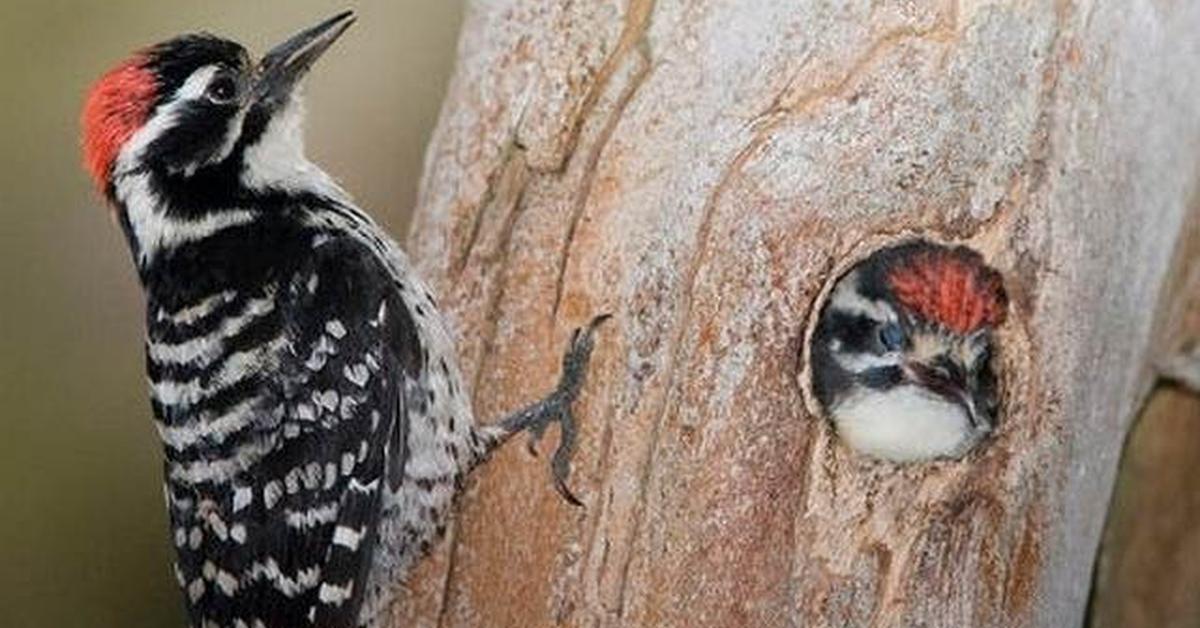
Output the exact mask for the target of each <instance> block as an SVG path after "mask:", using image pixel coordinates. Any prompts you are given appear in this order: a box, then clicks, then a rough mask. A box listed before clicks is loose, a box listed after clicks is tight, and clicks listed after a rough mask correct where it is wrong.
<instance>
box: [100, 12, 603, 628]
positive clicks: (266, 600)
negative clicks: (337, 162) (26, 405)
mask: <svg viewBox="0 0 1200 628" xmlns="http://www.w3.org/2000/svg"><path fill="white" fill-rule="evenodd" d="M353 21H354V16H353V15H352V14H351V13H350V12H345V13H342V14H339V15H337V16H334V17H332V18H330V19H328V20H326V21H324V22H322V23H320V24H318V25H316V26H314V27H312V28H309V29H307V30H304V31H302V32H300V33H298V34H297V35H295V36H294V37H292V38H290V39H288V40H287V41H285V42H283V43H282V44H280V45H279V46H277V47H276V48H274V49H273V50H271V51H270V52H268V53H267V54H266V55H265V56H264V57H263V58H262V59H261V60H260V61H258V62H254V61H252V60H251V58H250V56H249V54H248V53H247V52H246V50H245V49H244V48H243V47H242V46H240V45H239V44H237V43H235V42H232V41H229V40H226V39H221V38H218V37H215V36H212V35H207V34H197V35H184V36H181V37H177V38H175V39H171V40H169V41H166V42H163V43H160V44H158V45H154V46H151V47H149V48H146V49H144V50H142V51H140V52H138V53H136V54H134V55H133V56H132V57H131V58H130V59H128V60H126V61H125V62H123V63H121V64H119V65H118V66H117V67H116V68H115V69H113V70H112V71H110V72H108V73H107V74H105V75H104V76H103V77H101V78H100V80H99V81H98V82H97V83H96V85H95V86H94V87H93V88H92V90H91V92H90V93H89V95H88V97H87V101H86V104H85V106H84V111H83V117H82V123H83V149H84V163H85V166H86V168H87V170H88V172H89V173H90V175H91V177H92V179H93V181H94V182H95V184H96V186H97V187H98V189H99V190H100V191H101V193H102V194H103V195H104V196H105V198H106V199H107V200H108V201H109V203H110V205H111V206H112V207H113V210H114V213H115V215H116V218H117V220H118V222H119V223H120V226H121V228H122V231H123V232H124V235H125V237H126V240H127V241H128V244H129V248H130V251H131V253H132V256H133V261H134V265H135V267H136V269H137V273H138V277H139V279H140V281H141V284H142V286H143V288H144V292H145V297H146V307H147V310H146V367H147V372H148V376H149V377H148V379H149V383H150V397H151V406H152V409H153V413H154V417H155V424H156V427H157V428H158V432H159V435H160V436H161V439H162V442H163V446H164V454H165V455H164V457H165V464H164V467H165V469H164V470H165V475H166V481H165V487H164V488H165V493H166V500H167V509H168V514H169V520H170V523H171V527H172V530H171V538H172V540H173V542H174V545H175V548H176V552H177V561H176V566H175V574H176V577H177V579H178V581H179V585H180V587H181V588H182V589H183V592H184V600H185V604H186V607H187V612H188V616H189V619H190V622H191V624H192V625H194V626H205V627H208V626H238V627H260V628H262V627H295V626H322V627H344V626H374V625H378V624H380V623H382V622H384V621H385V619H386V613H385V612H384V611H386V608H387V604H388V601H389V599H390V598H391V597H392V594H393V592H394V591H395V589H396V588H397V587H398V586H399V585H400V579H401V578H402V577H403V576H404V575H405V573H406V572H407V571H408V570H409V568H410V567H411V566H412V565H413V564H414V563H415V562H416V561H417V560H418V559H419V558H420V557H421V556H422V555H423V554H425V553H426V552H427V551H428V549H429V546H430V544H431V543H432V542H433V541H435V540H436V539H437V537H439V536H440V535H441V534H442V532H443V530H444V526H445V522H446V516H447V513H448V511H449V509H450V505H451V502H452V499H453V497H454V496H455V494H456V493H457V492H458V491H459V489H460V488H461V485H462V481H463V478H464V476H465V475H466V474H467V473H468V472H469V471H470V470H471V469H472V468H473V467H475V466H476V465H478V464H479V463H481V462H483V461H484V460H485V459H486V458H487V457H488V455H489V454H490V453H491V452H492V451H493V450H494V449H495V448H496V447H497V446H499V445H500V444H502V443H503V442H505V441H506V440H508V439H509V438H510V437H511V436H513V435H514V434H517V433H519V432H522V431H529V432H530V433H531V434H532V435H533V436H535V437H536V436H540V435H541V434H542V432H543V431H544V430H545V429H546V426H547V425H548V424H549V423H551V422H555V421H557V422H559V423H560V425H561V427H562V442H561V444H560V446H559V450H558V451H557V452H556V454H555V457H554V460H553V465H552V471H553V475H554V478H555V481H556V483H557V486H558V488H559V489H560V491H561V492H562V493H563V494H564V495H565V496H567V497H568V498H570V499H572V500H573V499H574V498H573V497H571V496H570V493H569V492H567V491H566V484H565V477H566V474H567V468H568V464H569V456H570V452H571V451H572V447H573V437H574V433H575V432H574V423H573V421H572V415H571V404H572V402H573V401H574V400H575V398H576V396H577V395H578V394H579V391H580V388H581V386H582V385H583V381H584V377H585V374H586V371H587V365H588V361H589V358H590V355H591V351H592V334H593V332H594V330H595V328H596V325H597V324H598V323H599V322H600V321H601V320H603V317H600V318H597V319H596V320H594V321H593V322H592V323H591V324H590V325H588V326H587V327H585V328H584V329H582V330H580V331H577V332H576V334H575V336H574V337H573V338H572V341H571V345H570V347H569V348H568V350H567V352H566V354H565V356H564V358H563V373H562V376H561V379H560V380H559V382H558V386H557V387H556V388H555V390H554V392H553V393H551V394H550V395H549V396H548V397H547V398H545V399H543V400H542V401H539V402H536V403H534V404H532V405H530V406H529V407H527V408H525V409H524V410H521V411H520V412H517V413H516V414H514V415H512V416H510V417H507V418H505V419H503V420H500V421H497V422H494V423H490V424H488V425H477V424H476V423H475V418H474V415H473V413H472V411H471V406H470V403H469V395H468V393H467V390H466V387H465V386H464V384H463V381H462V375H461V373H460V371H459V366H458V360H457V357H456V355H455V350H454V343H453V341H452V336H451V334H450V332H449V330H448V329H447V326H446V323H445V321H444V320H443V318H442V316H441V314H439V312H438V310H437V306H436V304H435V302H434V299H433V297H432V296H431V293H430V290H429V289H428V288H427V287H426V285H425V283H424V282H423V281H422V280H421V279H420V277H418V276H416V274H415V273H414V272H413V270H412V268H411V266H410V264H409V261H408V259H407V257H406V256H405V255H404V253H403V252H402V251H401V250H400V247H399V246H397V244H396V243H395V242H394V241H393V240H392V239H391V238H390V237H389V236H388V235H387V234H386V233H385V232H384V231H383V230H382V229H380V228H379V227H378V226H377V225H376V224H375V222H374V221H373V220H372V219H371V218H370V217H368V216H367V214H366V213H364V212H363V211H362V210H360V209H359V208H358V207H357V206H356V205H355V204H354V201H353V200H351V198H350V196H349V195H348V194H347V193H346V192H345V191H343V190H342V189H341V188H340V187H338V185H337V184H336V183H335V182H334V181H333V179H332V178H330V177H329V176H328V175H326V174H325V173H324V172H323V171H322V170H321V169H320V168H318V167H317V166H316V165H314V164H313V163H311V162H310V161H308V160H307V159H306V158H305V156H304V152H303V142H302V138H301V129H300V123H301V113H300V104H299V98H298V94H297V88H298V86H299V83H300V80H301V79H302V77H303V76H304V75H305V73H306V72H307V71H308V70H309V68H310V67H312V65H313V63H314V62H315V61H316V59H317V58H318V57H319V56H321V54H322V53H323V52H325V50H326V49H328V48H329V46H330V45H331V44H332V43H333V42H334V40H336V39H337V38H338V37H339V36H340V35H341V34H342V33H343V32H344V31H345V30H346V29H347V28H348V27H349V26H350V25H351V23H352V22H353Z"/></svg>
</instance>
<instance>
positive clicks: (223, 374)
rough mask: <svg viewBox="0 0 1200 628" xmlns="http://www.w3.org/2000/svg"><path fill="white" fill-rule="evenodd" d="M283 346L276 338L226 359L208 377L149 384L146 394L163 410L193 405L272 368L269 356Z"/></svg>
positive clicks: (283, 338) (282, 339) (279, 339)
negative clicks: (148, 393)
mask: <svg viewBox="0 0 1200 628" xmlns="http://www.w3.org/2000/svg"><path fill="white" fill-rule="evenodd" d="M286 345H287V338H285V337H283V336H280V337H277V338H275V339H274V340H272V341H270V342H268V343H267V344H266V345H263V346H258V347H254V348H253V349H248V350H246V351H239V352H237V353H234V354H231V355H229V356H228V357H226V358H225V359H224V360H223V361H222V363H221V367H220V369H218V370H217V372H216V373H215V374H214V375H212V376H211V377H208V376H204V375H197V376H195V377H193V378H191V379H189V380H185V381H175V380H170V379H162V380H159V381H157V382H151V383H150V394H151V395H152V396H153V397H154V399H155V400H157V401H158V402H159V403H161V404H163V405H166V406H179V405H189V404H195V403H198V402H200V401H203V400H204V399H207V398H209V397H212V396H213V395H216V394H217V393H219V392H221V391H223V390H225V389H226V388H229V387H230V386H233V385H235V384H237V383H239V382H241V381H242V380H243V379H245V378H246V377H247V376H248V375H250V374H252V373H255V372H257V371H259V370H261V369H266V368H270V367H271V366H273V364H272V362H273V360H274V357H273V355H272V354H273V353H274V352H276V351H278V350H280V349H282V348H283V347H284V346H286Z"/></svg>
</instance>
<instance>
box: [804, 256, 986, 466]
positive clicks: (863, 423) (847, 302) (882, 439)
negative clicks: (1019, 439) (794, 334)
mask: <svg viewBox="0 0 1200 628" xmlns="http://www.w3.org/2000/svg"><path fill="white" fill-rule="evenodd" d="M1006 309H1007V299H1006V297H1005V293H1004V287H1003V284H1002V281H1001V278H1000V275H999V273H997V272H996V271H995V270H993V269H991V268H989V267H988V266H986V265H985V264H984V262H983V259H982V258H981V257H980V255H979V254H978V253H976V252H974V251H972V250H970V249H968V248H966V247H961V246H960V247H946V246H942V245H939V244H934V243H931V242H928V241H924V240H916V241H911V242H907V243H904V244H901V245H898V246H894V247H891V248H887V249H883V250H881V251H878V252H876V253H874V254H873V255H871V256H870V257H868V258H867V259H865V260H864V261H862V262H861V263H859V264H858V265H857V266H855V267H854V268H853V269H852V270H851V271H850V272H848V273H847V274H846V275H845V276H843V277H842V278H841V279H839V280H838V282H837V284H836V285H835V286H834V289H833V291H832V294H831V296H830V298H829V301H828V304H827V305H826V306H825V309H824V311H823V312H822V313H821V318H820V320H819V322H818V324H817V328H816V330H815V332H814V334H813V338H812V342H811V344H810V359H811V364H812V373H813V392H814V393H815V394H816V397H817V400H818V401H819V402H820V404H821V406H822V407H823V408H824V410H825V411H826V412H827V413H828V415H829V417H830V418H831V419H832V421H833V423H834V425H835V426H836V428H837V431H838V434H839V435H840V436H841V438H842V439H843V440H845V442H846V443H847V444H848V445H849V446H850V447H851V448H853V449H855V450H857V451H859V452H862V453H865V454H867V455H870V456H873V457H876V458H883V459H886V460H893V461H897V462H909V461H918V460H929V459H934V458H956V457H960V456H962V455H964V454H966V453H967V452H968V451H970V450H971V449H972V448H973V447H974V446H975V445H976V444H977V443H979V442H980V441H981V440H982V439H983V438H984V437H985V436H986V435H987V434H988V433H989V432H990V431H991V430H992V428H993V427H994V425H995V418H996V417H995V414H996V408H997V399H996V384H995V376H994V374H993V372H992V367H991V354H992V330H993V329H994V328H995V327H996V326H998V325H1000V324H1001V323H1002V322H1003V321H1004V317H1005V312H1006Z"/></svg>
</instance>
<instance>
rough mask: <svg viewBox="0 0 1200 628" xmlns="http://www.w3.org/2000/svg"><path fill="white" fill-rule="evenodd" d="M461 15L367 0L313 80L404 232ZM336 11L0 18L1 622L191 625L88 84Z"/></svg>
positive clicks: (262, 40)
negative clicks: (82, 126)
mask: <svg viewBox="0 0 1200 628" xmlns="http://www.w3.org/2000/svg"><path fill="white" fill-rule="evenodd" d="M461 5H462V3H461V1H459V0H454V1H448V0H392V1H371V2H358V3H355V4H353V5H349V6H351V7H352V8H355V9H357V11H358V13H359V22H358V24H356V25H355V26H354V28H353V29H351V31H350V32H349V33H347V35H346V36H345V37H343V38H342V40H341V41H339V42H338V44H337V46H335V47H334V49H333V50H331V51H330V53H329V54H328V55H326V57H325V58H323V59H322V60H321V62H320V63H319V64H318V65H317V67H316V68H315V69H314V71H313V73H312V75H311V78H310V79H309V81H308V89H307V94H308V98H307V102H308V112H309V117H308V120H309V122H308V126H307V129H308V135H307V137H308V146H309V153H310V155H311V156H312V157H313V159H314V160H315V161H317V162H318V163H321V164H322V165H324V166H325V167H326V169H327V170H328V171H329V172H330V173H332V174H333V175H334V176H336V177H337V178H339V179H340V180H341V181H342V182H343V183H344V184H345V186H346V188H347V189H348V190H350V191H351V192H352V193H354V195H355V196H356V197H357V198H358V200H359V201H360V202H361V203H362V204H363V206H364V207H366V208H368V209H369V210H370V211H371V212H372V213H373V214H374V215H375V216H376V218H378V219H379V220H380V221H381V222H383V223H385V224H386V225H388V227H389V228H390V229H391V230H392V232H393V233H397V234H399V235H403V233H404V229H405V228H406V225H407V219H408V215H409V213H410V211H411V207H412V205H413V202H414V198H415V192H416V185H417V178H418V177H419V176H420V170H421V161H422V158H423V155H424V148H425V144H426V142H427V140H428V136H429V132H430V129H431V127H432V126H433V123H434V121H435V120H436V117H437V112H438V108H439V106H440V103H441V98H442V94H443V92H444V91H445V85H446V81H447V78H448V76H449V73H450V70H451V67H452V64H453V60H454V48H455V45H456V41H457V34H458V25H459V21H460V18H461V12H462V6H461ZM346 7H347V4H346V3H342V2H323V1H317V0H302V1H290V0H289V1H288V2H273V3H247V2H235V1H232V0H222V1H219V2H153V3H152V2H134V1H130V0H108V1H105V2H64V1H59V0H40V1H36V2H33V1H26V0H18V1H16V2H13V1H12V0H6V1H5V2H4V3H3V4H0V78H2V79H3V80H2V81H0V626H6V627H7V626H14V627H26V626H32V627H42V626H51V627H59V626H62V627H69V626H89V627H91V626H127V627H137V626H155V627H160V626H182V625H183V621H182V611H181V608H182V607H181V602H180V599H179V598H178V595H177V593H176V591H175V588H174V587H175V584H174V578H173V577H172V576H171V575H170V574H171V572H170V569H169V565H170V547H169V545H168V539H167V525H166V521H165V514H164V511H163V498H162V489H161V471H162V470H161V462H160V453H159V444H158V442H157V436H156V435H155V433H154V429H153V427H152V425H151V422H150V412H149V404H148V402H147V397H146V385H145V379H144V375H143V372H142V348H141V342H142V333H143V332H142V319H143V311H142V298H141V294H140V291H139V288H138V286H137V283H136V279H135V277H134V273H133V268H132V265H131V264H130V261H129V258H128V253H127V252H126V249H125V243H124V241H123V240H122V239H121V237H120V233H119V231H118V229H117V228H116V227H115V226H114V225H113V224H112V222H111V221H110V218H109V212H108V211H107V209H106V208H105V207H104V206H103V204H102V203H101V202H100V200H99V199H98V198H97V197H96V196H95V194H93V192H92V189H91V186H90V184H89V182H88V181H87V179H86V178H85V176H84V174H83V171H82V170H81V168H80V165H79V164H80V156H79V148H78V146H79V144H78V132H79V131H78V122H77V119H78V114H79V108H80V104H81V101H82V97H83V94H84V92H85V90H86V89H87V87H88V86H89V84H90V83H91V81H92V80H94V79H95V78H96V77H98V76H99V75H100V73H101V72H103V71H104V70H105V69H106V68H108V67H109V66H110V65H112V64H113V63H115V62H116V61H118V60H120V59H121V58H123V57H124V56H125V55H127V54H128V53H129V52H130V51H132V50H133V49H134V48H137V47H140V46H143V45H146V44H150V43H153V42H156V41H159V40H162V39H165V38H168V37H171V36H173V35H175V34H178V33H182V32H186V31H194V30H208V31H211V32H214V33H217V34H221V35H224V36H227V37H230V38H232V39H236V40H238V41H241V42H242V43H243V44H245V45H246V46H247V47H249V48H250V49H251V50H252V51H255V52H256V53H261V52H263V51H264V50H266V49H267V48H268V47H269V46H271V45H272V44H274V43H276V42H278V41H280V40H282V39H283V38H284V37H286V36H288V35H290V34H291V33H292V32H294V31H296V30H299V29H300V28H302V27H305V26H308V25H310V24H312V23H315V22H316V21H318V20H319V19H321V18H323V17H326V16H328V15H331V14H333V13H335V12H337V11H338V10H341V9H343V8H346Z"/></svg>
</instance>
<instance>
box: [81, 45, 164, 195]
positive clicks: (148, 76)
mask: <svg viewBox="0 0 1200 628" xmlns="http://www.w3.org/2000/svg"><path fill="white" fill-rule="evenodd" d="M157 91H158V84H157V81H155V79H154V75H153V74H152V73H151V72H150V71H149V70H147V69H146V68H144V67H143V59H141V58H140V57H134V58H132V59H129V60H128V61H125V62H124V63H122V64H121V65H118V66H117V67H115V68H113V69H112V70H109V71H108V72H106V73H105V74H104V76H102V77H100V80H98V81H96V84H95V85H93V86H92V89H91V91H89V92H88V95H87V100H86V102H84V105H83V115H81V116H80V123H81V124H82V126H83V165H84V167H85V168H87V171H88V174H90V175H91V176H92V181H93V182H94V183H95V184H96V187H97V188H99V189H100V191H101V192H103V191H104V186H105V185H106V183H107V181H108V176H109V170H110V169H111V168H112V165H113V162H114V161H116V159H117V154H118V153H120V152H121V147H122V146H124V145H125V142H127V141H129V138H130V136H132V135H133V134H134V133H135V132H136V131H137V130H138V129H139V128H141V126H142V125H143V124H145V122H146V117H147V116H148V115H150V107H151V106H152V105H153V104H154V99H155V96H156V94H157Z"/></svg>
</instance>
